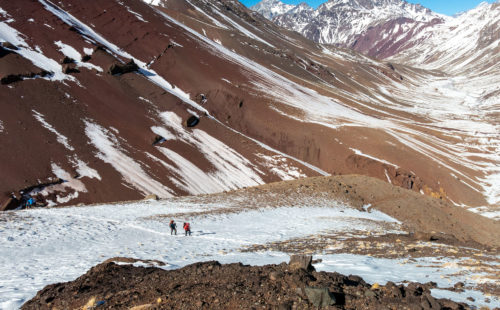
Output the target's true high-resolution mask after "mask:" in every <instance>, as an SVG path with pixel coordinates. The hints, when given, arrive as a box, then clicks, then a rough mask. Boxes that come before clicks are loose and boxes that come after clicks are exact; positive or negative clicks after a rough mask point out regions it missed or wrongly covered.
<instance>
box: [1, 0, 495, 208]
mask: <svg viewBox="0 0 500 310" xmlns="http://www.w3.org/2000/svg"><path fill="white" fill-rule="evenodd" d="M155 4H157V5H155ZM23 8H25V9H24V10H18V9H17V6H15V5H13V4H12V3H10V2H9V3H2V4H1V9H2V10H1V13H0V43H1V45H2V47H1V52H0V55H1V56H0V75H1V79H2V85H1V86H0V87H1V91H0V96H1V101H0V102H1V103H0V112H1V113H0V143H1V144H2V146H5V147H2V148H1V149H0V157H1V158H2V159H4V160H2V161H1V163H0V165H1V167H0V169H1V170H2V172H3V173H4V176H5V177H4V178H2V179H1V180H0V193H1V195H2V197H1V198H2V207H5V208H13V207H14V208H15V207H19V206H21V205H23V203H25V202H26V201H27V198H28V197H30V196H32V197H34V198H35V199H36V200H37V201H38V202H41V203H42V204H44V205H55V204H57V205H64V204H78V203H93V202H110V201H117V200H130V199H140V198H143V197H144V196H147V195H151V194H153V195H157V196H159V197H171V196H177V195H193V194H194V195H196V194H205V193H214V192H220V191H225V190H231V189H236V188H242V187H247V186H253V185H258V184H263V183H269V182H273V181H280V180H286V179H295V178H302V177H306V176H317V175H328V174H332V175H336V174H350V173H357V174H363V175H367V176H374V177H377V178H379V179H382V180H385V181H387V182H390V183H392V184H395V185H398V186H402V187H404V188H408V189H411V190H413V191H415V192H419V193H422V194H425V195H429V196H434V197H440V198H442V199H445V200H450V201H453V202H454V203H455V204H457V205H462V206H467V207H468V208H474V210H475V211H477V212H484V213H487V214H488V215H489V216H491V217H495V214H496V213H494V212H493V213H488V212H489V211H491V210H490V208H493V210H496V209H495V207H496V205H497V204H498V199H499V198H498V197H499V194H498V193H497V192H496V188H497V187H496V184H498V182H497V181H496V176H497V174H498V172H497V167H498V162H499V159H498V152H497V149H496V148H497V147H498V129H497V128H498V127H497V126H498V125H497V123H496V118H495V114H494V113H495V104H497V102H498V101H497V99H498V95H497V93H495V91H496V90H495V89H494V88H495V87H497V85H499V84H498V83H495V81H496V79H498V74H496V73H495V72H496V71H495V70H496V67H495V66H489V67H487V64H488V63H489V62H491V63H493V62H494V61H495V59H496V58H495V57H498V56H496V55H493V54H492V57H491V58H490V59H486V58H480V59H477V60H475V61H474V62H470V63H469V64H468V65H469V66H472V65H473V64H474V63H476V64H478V63H481V64H482V66H483V67H482V68H483V69H484V70H482V71H478V72H477V76H476V79H475V80H474V81H475V83H476V84H475V85H476V86H477V88H478V92H477V96H476V95H474V97H471V96H470V93H468V92H467V91H466V90H467V87H469V85H468V82H470V81H471V80H472V79H471V77H469V76H460V75H458V74H456V73H455V72H454V71H449V73H447V72H444V71H439V70H427V69H424V70H423V69H420V68H415V67H412V66H408V65H407V64H406V63H404V62H402V61H401V62H399V61H398V62H395V61H391V62H390V63H388V62H387V61H376V60H373V59H371V58H368V57H366V56H364V55H362V54H360V53H356V52H354V51H350V50H345V49H342V48H335V47H332V46H327V45H322V44H317V43H314V42H312V41H310V40H307V39H306V38H304V37H303V36H301V35H299V34H297V33H294V32H290V31H286V30H284V29H282V28H279V27H277V26H276V25H275V24H273V23H271V22H270V21H269V20H267V19H265V18H264V17H262V16H261V15H260V14H257V13H255V12H252V11H250V10H248V9H247V8H245V7H244V6H243V5H242V4H240V3H239V2H234V1H226V0H219V1H215V0H213V1H201V0H189V1H180V0H172V1H153V2H151V1H146V2H143V1H138V0H130V1H128V2H123V1H120V2H117V1H111V0H106V1H101V2H99V3H92V4H90V5H85V6H84V5H82V3H81V2H79V1H77V0H68V1H64V2H61V3H58V4H56V3H54V2H52V1H48V0H38V1H34V2H26V3H23ZM40 23H42V25H44V26H43V27H39V26H38V25H39V24H40ZM492 29H494V28H492ZM491 33H492V36H491V38H492V41H491V44H489V45H492V44H494V42H496V41H495V39H494V38H495V37H494V35H495V33H494V31H492V32H491ZM484 38H485V39H486V37H484ZM487 42H489V41H487ZM479 68H480V67H479V66H478V69H479ZM450 89H452V90H453V91H450ZM483 102H486V103H488V104H489V108H487V109H484V110H482V111H481V113H478V112H477V106H478V103H483ZM457 108H459V109H461V113H460V114H457V113H455V111H456V109H457ZM19 141H22V143H19ZM26 148H28V149H29V151H26ZM13 154H16V155H15V156H14V155H13ZM479 207H481V208H480V209H477V208H479Z"/></svg>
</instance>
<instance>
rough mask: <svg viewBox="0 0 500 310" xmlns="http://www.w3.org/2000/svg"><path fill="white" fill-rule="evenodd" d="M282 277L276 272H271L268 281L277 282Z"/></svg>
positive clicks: (281, 274)
mask: <svg viewBox="0 0 500 310" xmlns="http://www.w3.org/2000/svg"><path fill="white" fill-rule="evenodd" d="M282 277H283V273H281V272H278V271H273V272H271V273H270V274H269V279H271V280H272V281H278V280H280V279H281V278H282Z"/></svg>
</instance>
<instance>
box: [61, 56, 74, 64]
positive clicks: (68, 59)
mask: <svg viewBox="0 0 500 310" xmlns="http://www.w3.org/2000/svg"><path fill="white" fill-rule="evenodd" d="M73 63H75V60H74V59H73V58H71V57H68V56H64V58H63V59H62V60H61V64H73Z"/></svg>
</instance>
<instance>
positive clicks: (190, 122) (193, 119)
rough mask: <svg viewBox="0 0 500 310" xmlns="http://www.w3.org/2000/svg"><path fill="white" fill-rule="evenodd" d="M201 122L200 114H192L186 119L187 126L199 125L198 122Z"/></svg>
mask: <svg viewBox="0 0 500 310" xmlns="http://www.w3.org/2000/svg"><path fill="white" fill-rule="evenodd" d="M199 122H200V118H199V117H198V116H195V115H191V116H190V117H189V118H188V119H187V120H186V126H187V127H194V126H196V125H198V123H199Z"/></svg>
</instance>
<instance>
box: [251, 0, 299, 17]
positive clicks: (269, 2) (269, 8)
mask: <svg viewBox="0 0 500 310" xmlns="http://www.w3.org/2000/svg"><path fill="white" fill-rule="evenodd" d="M293 8H295V5H292V4H285V3H283V2H281V1H280V0H262V1H261V2H259V3H257V4H256V5H254V6H252V7H251V9H252V10H254V11H257V12H259V13H260V14H262V15H263V16H264V17H265V18H269V19H272V18H273V17H275V16H278V15H281V14H284V13H286V12H288V11H290V10H291V9H293Z"/></svg>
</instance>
